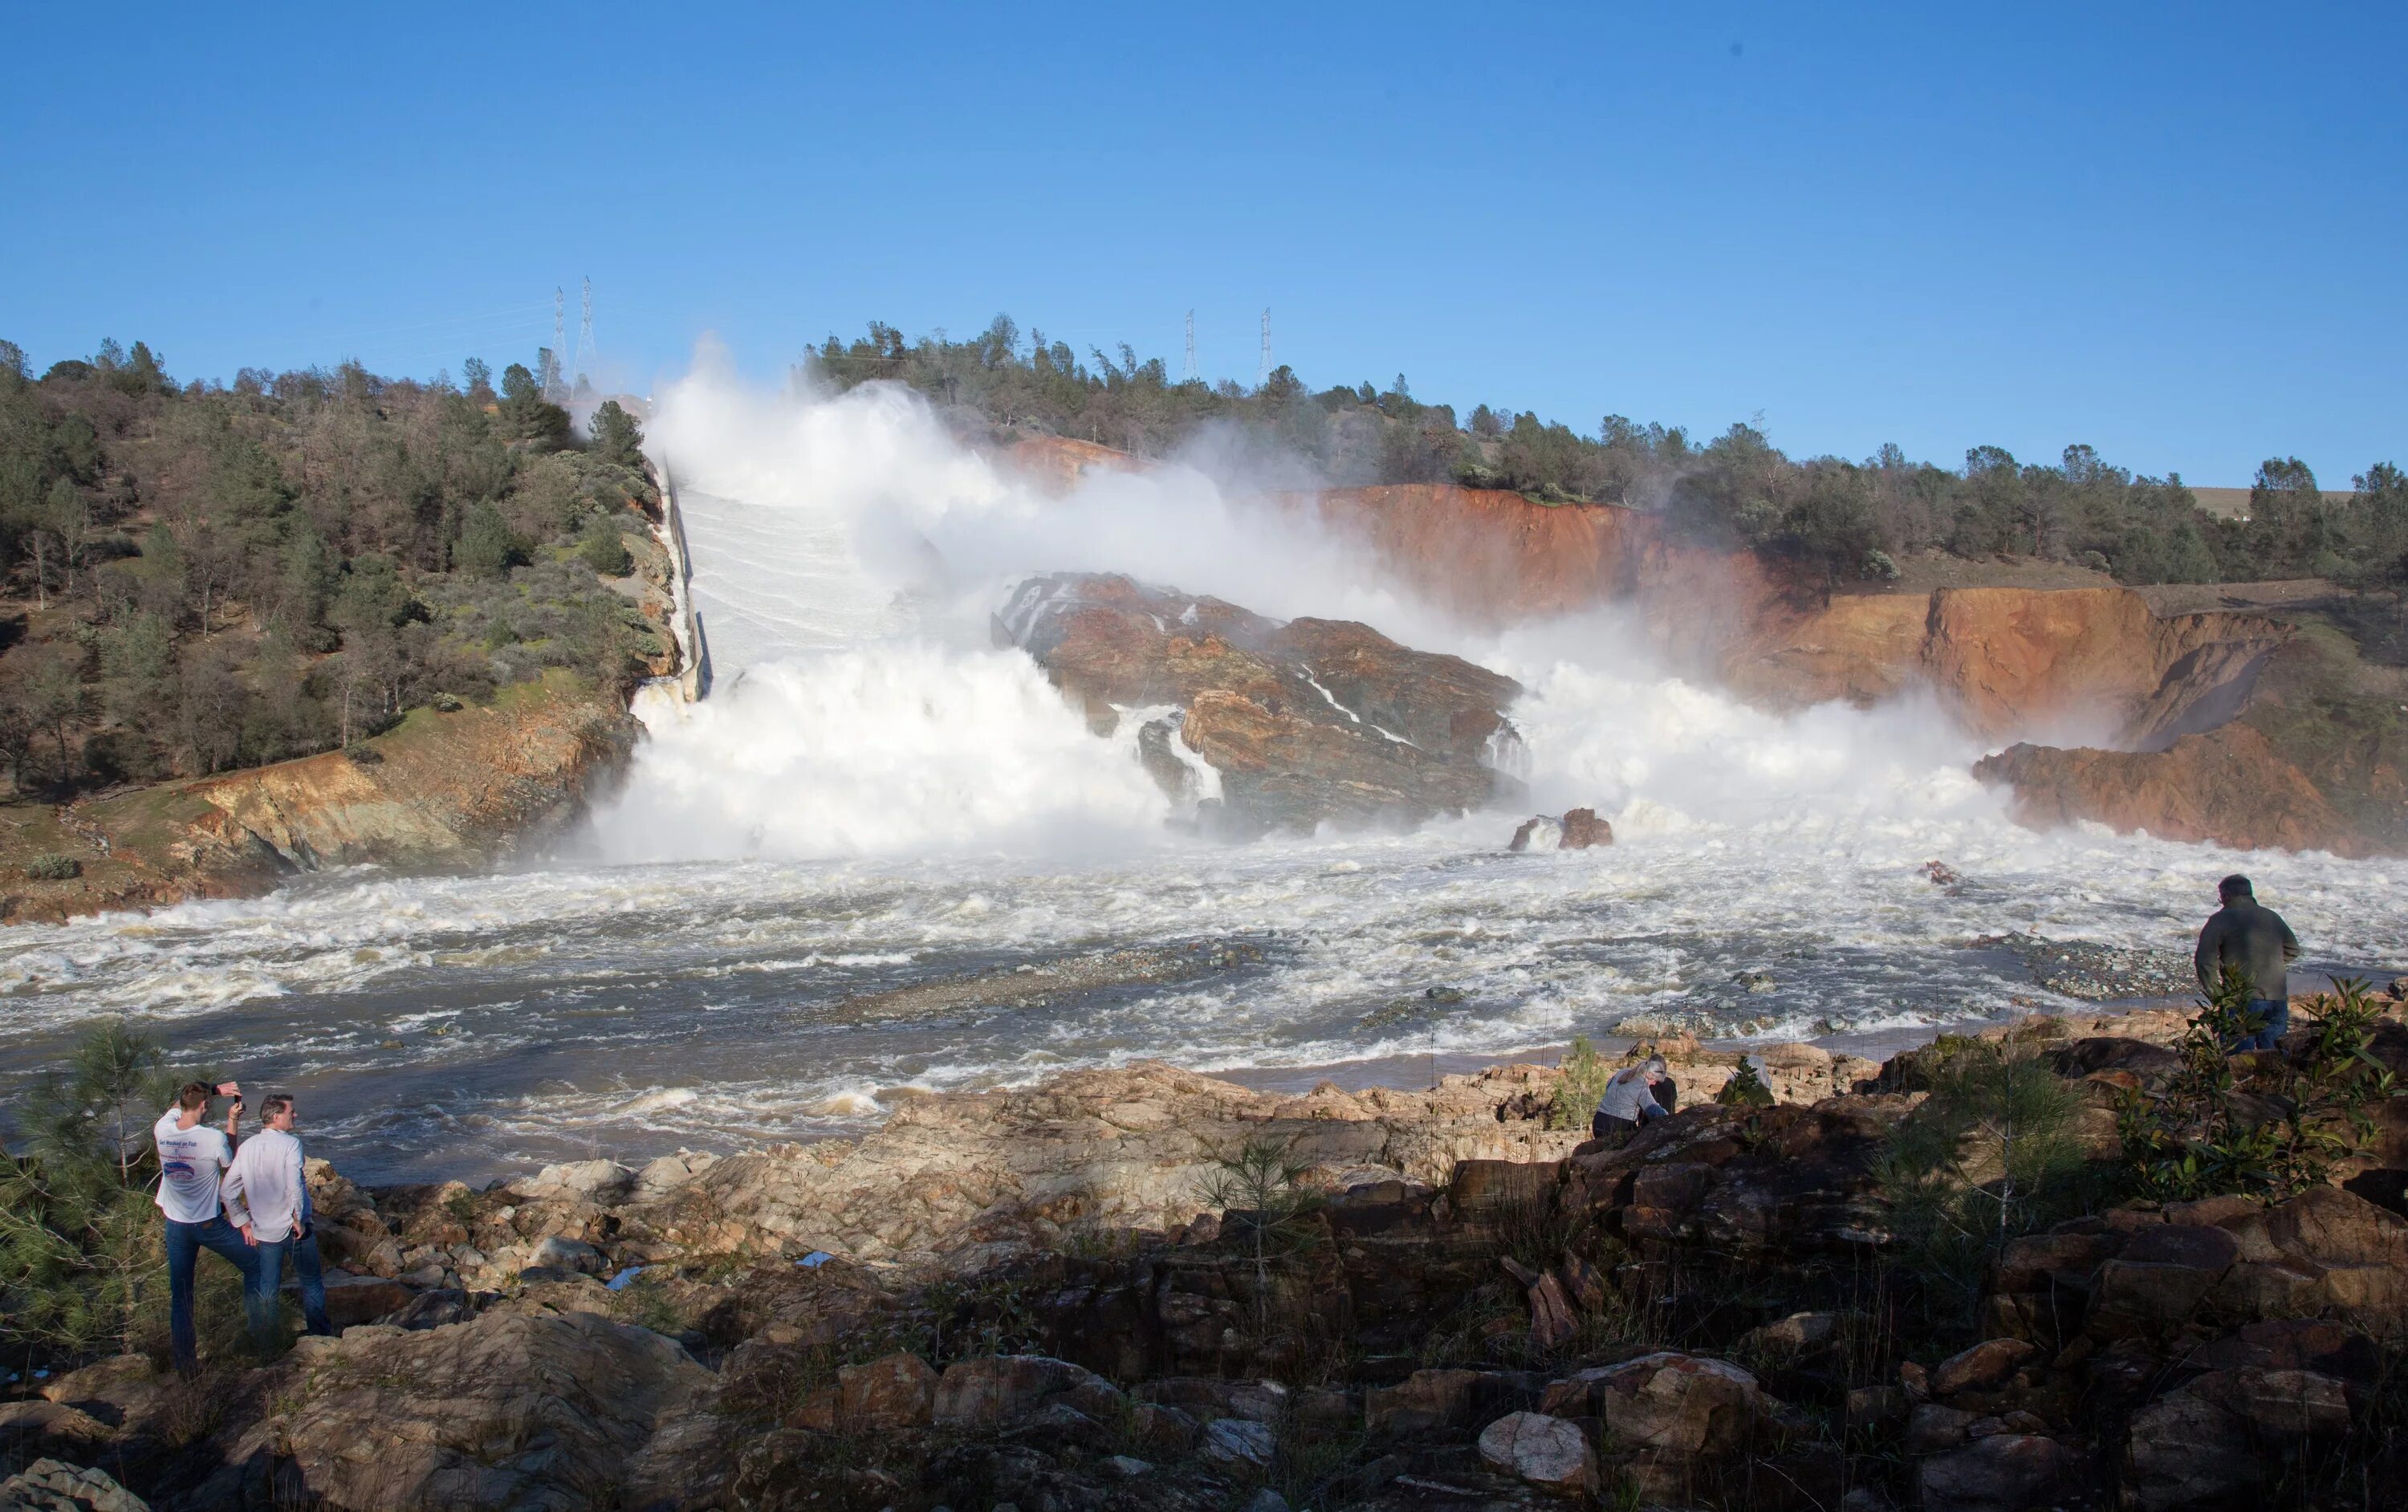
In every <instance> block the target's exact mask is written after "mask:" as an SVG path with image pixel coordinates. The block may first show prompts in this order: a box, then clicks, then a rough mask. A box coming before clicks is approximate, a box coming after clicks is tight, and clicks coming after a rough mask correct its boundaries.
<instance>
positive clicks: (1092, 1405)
mask: <svg viewBox="0 0 2408 1512" xmlns="http://www.w3.org/2000/svg"><path fill="white" fill-rule="evenodd" d="M1122 1400H1123V1398H1122V1396H1121V1392H1120V1389H1119V1388H1117V1387H1115V1386H1113V1385H1112V1384H1111V1382H1110V1381H1107V1380H1105V1379H1104V1378H1103V1377H1102V1376H1098V1375H1097V1374H1095V1373H1094V1372H1093V1371H1090V1370H1086V1369H1083V1368H1082V1367H1080V1366H1078V1365H1074V1364H1072V1363H1070V1362H1068V1361H1067V1360H1055V1359H1053V1358H1051V1357H1049V1356H1046V1355H1034V1354H1007V1355H987V1356H982V1357H980V1358H978V1359H974V1360H962V1361H957V1362H954V1363H953V1364H951V1365H949V1366H947V1367H946V1368H945V1373H944V1375H942V1376H939V1377H938V1380H937V1389H936V1396H935V1400H934V1402H933V1403H932V1405H931V1413H930V1416H931V1419H932V1420H933V1421H934V1422H935V1423H936V1425H937V1426H938V1427H939V1428H967V1429H971V1430H976V1431H983V1432H988V1433H992V1432H994V1431H995V1430H996V1429H1000V1428H1010V1427H1012V1426H1014V1425H1015V1424H1019V1423H1023V1422H1027V1421H1030V1420H1032V1419H1036V1418H1038V1417H1039V1415H1040V1414H1042V1413H1043V1412H1044V1411H1045V1409H1046V1408H1048V1407H1051V1406H1054V1405H1067V1406H1068V1407H1070V1408H1072V1409H1073V1410H1075V1411H1079V1412H1082V1413H1084V1414H1086V1415H1087V1416H1089V1417H1093V1416H1095V1415H1096V1414H1097V1413H1098V1412H1101V1411H1105V1410H1108V1409H1109V1408H1111V1406H1113V1405H1117V1404H1118V1403H1120V1402H1121V1401H1122Z"/></svg>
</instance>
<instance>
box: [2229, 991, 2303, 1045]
mask: <svg viewBox="0 0 2408 1512" xmlns="http://www.w3.org/2000/svg"><path fill="white" fill-rule="evenodd" d="M2249 1016H2250V1017H2251V1018H2253V1019H2262V1020H2265V1024H2266V1026H2265V1027H2264V1028H2263V1029H2260V1030H2258V1031H2257V1033H2256V1034H2243V1035H2242V1036H2241V1043H2239V1044H2238V1045H2235V1046H2233V1047H2232V1048H2234V1049H2235V1050H2271V1049H2273V1048H2277V1047H2278V1046H2279V1045H2280V1044H2281V1043H2282V1039H2283V1035H2284V1034H2286V1032H2287V1031H2288V1030H2289V1029H2290V1027H2291V1002H2290V999H2288V998H2276V997H2253V998H2251V999H2250V1000H2249Z"/></svg>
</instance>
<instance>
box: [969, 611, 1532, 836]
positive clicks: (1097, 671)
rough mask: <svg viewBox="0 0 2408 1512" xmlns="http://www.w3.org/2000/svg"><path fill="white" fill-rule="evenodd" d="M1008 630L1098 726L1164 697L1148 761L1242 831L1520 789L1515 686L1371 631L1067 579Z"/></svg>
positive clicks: (1421, 808)
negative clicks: (1209, 775) (1198, 788)
mask: <svg viewBox="0 0 2408 1512" xmlns="http://www.w3.org/2000/svg"><path fill="white" fill-rule="evenodd" d="M996 636H997V638H998V640H1000V641H1003V642H1005V643H1008V644H1011V645H1016V646H1019V647H1021V648H1022V649H1025V650H1026V651H1027V652H1028V653H1029V654H1030V655H1031V656H1033V657H1035V658H1036V659H1037V662H1038V663H1039V665H1041V666H1043V667H1044V668H1045V670H1046V672H1047V674H1048V675H1049V676H1050V677H1051V678H1053V679H1054V685H1055V686H1056V687H1058V688H1060V689H1061V690H1062V691H1063V692H1065V693H1067V694H1068V695H1069V696H1070V697H1071V698H1073V699H1075V700H1076V701H1078V703H1079V704H1080V705H1081V706H1082V707H1083V708H1084V709H1085V710H1086V714H1087V720H1088V724H1089V726H1090V727H1091V728H1093V729H1094V730H1096V731H1097V733H1098V734H1110V733H1111V732H1112V731H1113V730H1114V729H1116V728H1117V727H1118V725H1119V722H1120V720H1121V719H1122V718H1123V712H1122V711H1124V710H1140V709H1151V710H1155V711H1160V710H1163V709H1165V708H1166V707H1168V709H1170V710H1172V711H1173V712H1171V713H1168V714H1164V713H1160V712H1157V713H1156V714H1155V716H1154V718H1153V719H1152V720H1149V721H1148V723H1147V724H1146V725H1145V726H1143V727H1142V728H1141V730H1140V738H1139V744H1140V752H1141V753H1142V755H1143V756H1144V758H1145V761H1146V766H1147V770H1148V771H1149V772H1151V773H1152V774H1153V775H1154V777H1155V780H1156V781H1157V782H1159V783H1161V784H1162V785H1163V787H1164V788H1165V790H1166V791H1168V792H1171V794H1172V795H1173V796H1174V797H1181V798H1186V797H1192V796H1194V795H1195V788H1194V787H1193V786H1192V781H1193V777H1194V774H1193V765H1195V764H1202V765H1208V766H1210V767H1211V770H1212V771H1213V773H1215V774H1217V777H1218V781H1219V785H1220V789H1221V799H1220V807H1219V808H1218V809H1217V810H1211V811H1209V812H1208V818H1211V819H1213V820H1218V821H1220V822H1223V823H1226V825H1227V827H1229V828H1231V829H1233V830H1236V831H1239V832H1246V831H1259V830H1264V829H1271V828H1310V827H1311V826H1312V825H1315V824H1319V823H1322V822H1324V821H1326V820H1334V821H1337V822H1340V823H1349V824H1375V823H1416V822H1419V821H1420V820H1426V819H1429V818H1432V817H1434V816H1437V815H1441V814H1451V813H1459V812H1462V811H1463V810H1466V809H1469V808H1476V807H1480V806H1484V805H1485V804H1487V803H1489V802H1491V801H1492V800H1494V799H1497V798H1498V797H1503V796H1508V795H1511V794H1513V793H1515V792H1518V791H1519V784H1518V783H1516V782H1515V781H1514V780H1513V779H1512V777H1506V776H1504V775H1502V774H1500V773H1498V772H1497V771H1496V770H1494V769H1493V768H1492V767H1491V766H1490V764H1489V762H1490V759H1491V758H1492V757H1493V756H1494V755H1495V754H1496V753H1497V752H1498V750H1499V749H1503V748H1505V747H1508V746H1511V745H1513V744H1517V743H1518V737H1517V736H1516V735H1514V733H1513V727H1512V723H1511V722H1510V721H1508V720H1507V719H1506V718H1505V713H1504V710H1505V707H1506V706H1507V705H1508V704H1510V703H1511V702H1512V700H1513V698H1514V697H1515V696H1517V695H1518V694H1519V693H1520V692H1521V691H1522V690H1521V687H1520V685H1519V684H1517V683H1515V682H1514V681H1513V680H1512V678H1505V677H1501V676H1499V675H1498V674H1497V673H1494V672H1490V671H1488V670H1487V669H1486V668H1484V667H1480V666H1475V665H1473V664H1472V663H1469V662H1466V661H1463V660H1462V659H1461V658H1459V657H1453V656H1439V655H1434V654H1432V653H1429V652H1426V651H1416V650H1413V649H1410V648H1408V647H1404V646H1399V645H1398V644H1397V643H1396V642H1395V641H1392V640H1390V639H1388V638H1387V637H1386V636H1384V635H1381V634H1380V633H1379V632H1378V631H1376V630H1373V629H1371V628H1370V627H1369V626H1368V625H1361V624H1355V623H1353V622H1351V621H1347V620H1288V621H1285V622H1282V621H1280V620H1269V619H1266V618H1265V617H1263V616H1261V615H1258V614H1254V613H1252V612H1250V611H1248V610H1246V609H1242V608H1240V607H1239V606H1236V605H1234V604H1226V603H1224V602H1222V601H1221V600H1219V599H1213V598H1197V597H1193V596H1190V595H1188V594H1184V593H1181V592H1176V591H1175V590H1169V589H1157V588H1150V587H1146V586H1143V585H1141V584H1139V583H1136V582H1133V581H1131V580H1130V579H1129V578H1122V577H1115V576H1101V575H1082V574H1071V575H1065V576H1061V577H1052V578H1031V579H1029V580H1028V581H1027V582H1025V583H1023V584H1022V585H1021V586H1020V588H1019V589H1018V590H1017V591H1016V592H1014V593H1013V594H1012V597H1011V602H1010V603H1009V604H1007V605H1006V606H1005V607H1004V609H1003V611H1002V612H1001V613H1000V614H998V615H997V616H996Z"/></svg>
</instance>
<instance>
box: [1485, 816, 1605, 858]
mask: <svg viewBox="0 0 2408 1512" xmlns="http://www.w3.org/2000/svg"><path fill="white" fill-rule="evenodd" d="M1612 844H1613V825H1611V824H1609V823H1607V822H1606V821H1605V820H1601V819H1599V818H1598V817H1597V810H1596V809H1594V808H1568V809H1566V810H1565V811H1564V815H1563V817H1562V818H1561V819H1551V818H1549V817H1548V816H1547V815H1545V814H1536V815H1533V816H1531V817H1530V818H1528V819H1526V820H1523V821H1522V822H1521V824H1520V826H1519V827H1517V828H1516V829H1515V830H1514V831H1513V838H1512V841H1511V842H1510V843H1509V844H1507V846H1506V847H1505V849H1508V850H1511V851H1512V852H1514V853H1515V854H1517V855H1518V854H1520V853H1521V852H1523V851H1525V850H1587V849H1591V848H1593V847H1596V846H1610V845H1612Z"/></svg>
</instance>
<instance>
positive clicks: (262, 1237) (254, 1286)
mask: <svg viewBox="0 0 2408 1512" xmlns="http://www.w3.org/2000/svg"><path fill="white" fill-rule="evenodd" d="M259 1117H260V1121H261V1122H263V1123H265V1125H266V1127H265V1128H264V1129H262V1130H260V1131H259V1133H257V1134H252V1135H251V1137H250V1138H249V1139H246V1140H244V1141H243V1143H242V1148H240V1149H237V1150H236V1151H235V1154H234V1163H233V1164H232V1165H230V1166H228V1167H227V1168H226V1174H225V1186H224V1192H225V1205H226V1211H227V1212H228V1213H229V1214H230V1215H231V1216H232V1217H233V1219H234V1222H235V1226H236V1228H238V1229H240V1230H241V1231H242V1236H243V1239H244V1241H245V1242H246V1243H248V1244H249V1245H251V1253H252V1257H253V1263H252V1265H251V1275H250V1277H248V1279H249V1282H250V1285H249V1287H248V1288H247V1289H246V1290H245V1291H244V1293H243V1303H244V1305H245V1309H246V1310H247V1311H248V1312H249V1313H250V1314H251V1336H252V1338H253V1339H255V1340H256V1341H258V1342H259V1343H260V1344H262V1345H267V1344H272V1343H274V1342H275V1335H276V1332H277V1327H276V1324H277V1304H276V1293H277V1291H278V1290H279V1288H280V1287H282V1285H283V1284H284V1257H285V1256H286V1255H287V1254H290V1255H291V1256H292V1257H293V1274H294V1276H295V1277H298V1278H299V1279H300V1282H301V1313H302V1316H303V1317H304V1318H305V1319H307V1320H308V1325H309V1332H310V1333H312V1334H332V1333H333V1332H335V1328H334V1325H333V1324H332V1323H329V1322H328V1321H327V1320H326V1280H325V1276H324V1273H323V1272H322V1270H321V1269H320V1267H319V1263H318V1238H317V1234H316V1233H315V1232H314V1228H315V1226H314V1223H313V1220H314V1219H315V1217H316V1214H315V1213H314V1212H313V1211H312V1210H311V1208H310V1205H309V1178H308V1174H307V1172H306V1171H305V1169H304V1167H303V1165H302V1158H301V1141H300V1140H298V1139H295V1138H294V1137H293V1125H294V1122H295V1121H296V1116H295V1115H294V1111H293V1099H292V1098H291V1097H289V1096H287V1095H285V1094H284V1093H282V1092H279V1093H277V1094H276V1095H274V1096H272V1097H270V1098H268V1099H267V1100H266V1101H265V1102H263V1103H261V1104H260V1105H259Z"/></svg>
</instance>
